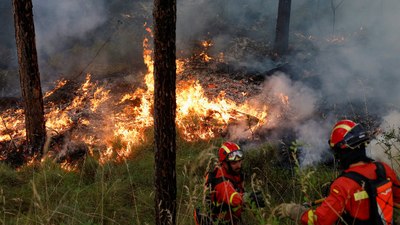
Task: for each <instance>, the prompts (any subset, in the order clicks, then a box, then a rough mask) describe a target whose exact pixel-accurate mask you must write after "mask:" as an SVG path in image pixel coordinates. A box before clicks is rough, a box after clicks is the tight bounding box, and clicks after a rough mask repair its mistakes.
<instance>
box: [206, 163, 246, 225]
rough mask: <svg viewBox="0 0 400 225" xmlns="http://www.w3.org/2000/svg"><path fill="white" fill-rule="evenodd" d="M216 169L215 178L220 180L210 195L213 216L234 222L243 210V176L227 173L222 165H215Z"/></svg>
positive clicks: (238, 218)
mask: <svg viewBox="0 0 400 225" xmlns="http://www.w3.org/2000/svg"><path fill="white" fill-rule="evenodd" d="M216 170H217V172H216V176H215V178H216V179H218V180H220V181H219V182H218V183H217V185H216V186H215V188H214V192H213V194H212V196H211V200H212V203H213V207H214V210H213V211H214V215H213V217H214V219H218V220H223V221H230V222H232V223H233V224H236V223H237V221H239V220H240V216H241V213H242V211H243V202H244V201H243V193H244V188H243V176H241V175H232V174H229V173H228V171H227V170H226V169H225V168H224V167H217V168H216ZM222 177H223V179H221V178H222ZM215 211H217V213H215Z"/></svg>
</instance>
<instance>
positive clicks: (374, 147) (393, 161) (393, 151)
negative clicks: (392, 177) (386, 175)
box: [367, 111, 400, 172]
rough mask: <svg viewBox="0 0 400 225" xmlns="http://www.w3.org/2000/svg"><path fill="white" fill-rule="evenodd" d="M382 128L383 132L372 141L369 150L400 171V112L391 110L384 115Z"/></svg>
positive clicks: (377, 157) (372, 154) (378, 158)
mask: <svg viewBox="0 0 400 225" xmlns="http://www.w3.org/2000/svg"><path fill="white" fill-rule="evenodd" d="M380 129H381V134H379V135H378V136H377V137H376V138H375V139H373V140H372V141H371V143H370V145H369V146H368V151H367V152H368V153H369V155H370V156H371V158H373V159H375V160H380V161H384V162H386V163H388V164H389V165H391V166H392V167H393V168H394V169H395V170H396V171H398V172H400V112H399V111H391V112H389V113H388V114H387V115H386V116H384V117H383V122H382V124H381V125H380ZM385 134H391V135H385Z"/></svg>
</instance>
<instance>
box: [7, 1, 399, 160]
mask: <svg viewBox="0 0 400 225" xmlns="http://www.w3.org/2000/svg"><path fill="white" fill-rule="evenodd" d="M123 2H124V1H117V2H116V3H110V2H108V1H104V0H87V1H78V0H69V1H62V0H35V1H34V18H35V28H36V30H37V32H36V35H37V46H38V52H39V55H40V57H41V58H40V59H39V62H40V63H42V65H41V69H42V68H46V67H48V66H50V65H52V64H53V63H56V61H59V62H65V64H69V65H65V66H70V67H75V68H76V67H78V66H77V65H80V64H81V63H82V62H83V61H84V62H85V63H86V64H87V62H88V61H90V59H91V57H93V52H91V53H90V54H89V53H86V54H87V55H86V54H85V55H74V54H72V53H73V52H74V50H76V51H77V52H86V51H80V50H82V49H84V50H89V47H88V46H93V43H97V45H101V44H102V43H104V39H106V37H108V35H109V34H110V33H111V32H113V31H112V29H110V26H108V28H104V26H105V25H107V24H108V25H110V24H109V23H111V22H110V16H111V10H110V6H111V5H113V7H114V8H119V10H114V11H113V16H115V17H116V18H119V19H121V18H122V17H120V15H121V12H122V11H124V10H125V11H124V12H125V13H126V16H125V17H124V18H125V19H126V18H130V20H129V22H132V23H133V21H134V19H132V18H134V17H135V16H136V17H141V18H145V19H146V20H147V22H151V6H149V5H150V4H151V3H149V2H144V1H133V2H132V3H123ZM332 2H333V3H334V4H333V6H334V8H332V5H331V3H332ZM339 3H340V4H339ZM114 4H115V5H114ZM125 4H126V5H125ZM3 5H4V4H1V5H0V6H2V7H3ZM116 5H118V6H116ZM277 8H278V1H276V0H269V1H265V0H248V1H245V2H244V1H240V0H220V1H212V0H186V1H178V2H177V30H176V32H177V52H178V54H179V55H178V56H180V54H182V56H187V55H189V54H191V53H192V50H193V49H192V48H193V46H194V43H196V42H198V41H201V40H205V39H210V40H212V42H213V44H214V45H213V46H212V48H210V53H211V54H215V55H216V54H219V53H221V52H222V53H224V58H225V60H226V61H225V62H226V63H227V64H230V65H235V66H237V67H246V68H247V69H248V70H251V71H257V72H259V73H260V74H265V72H266V71H269V70H271V69H274V68H276V67H278V66H279V65H281V64H282V63H286V64H287V65H290V68H291V69H292V70H291V71H289V72H288V73H286V74H274V75H273V76H270V77H266V81H265V83H264V84H263V91H262V92H261V93H260V95H259V96H256V97H255V98H254V99H251V101H252V104H254V105H263V104H264V103H267V104H270V105H271V107H270V109H269V110H270V111H269V113H270V118H271V119H270V121H267V123H266V124H265V127H264V129H274V128H277V127H280V126H282V125H283V126H284V127H286V128H288V129H290V130H292V131H294V132H295V137H296V138H297V139H298V140H299V141H300V142H303V143H304V147H303V148H302V153H301V159H302V163H303V164H304V165H311V164H314V163H317V162H320V161H324V160H325V158H324V157H325V155H326V151H327V148H328V145H327V139H328V138H329V133H330V129H331V128H332V126H333V124H334V123H335V122H336V121H337V120H339V119H342V118H349V119H355V120H356V122H363V123H366V122H367V121H365V120H366V118H367V119H371V118H374V119H375V120H376V121H377V123H378V126H380V127H381V128H382V129H383V128H384V127H388V126H389V125H391V126H398V124H397V123H395V120H393V119H391V117H394V116H393V115H395V114H396V113H394V112H398V111H399V109H398V103H399V102H400V92H398V91H397V90H399V89H400V76H399V75H398V74H399V72H398V63H399V62H400V56H399V54H398V53H399V52H400V45H399V44H398V41H399V40H400V29H399V28H400V27H399V26H400V23H398V21H400V14H399V13H398V12H399V11H400V1H398V0H385V1H383V0H352V1H322V0H300V1H292V10H291V24H290V37H289V38H290V39H289V45H290V46H289V47H290V54H289V55H288V56H286V57H284V58H282V59H280V61H274V60H272V59H271V58H270V57H269V51H270V50H271V49H272V47H273V40H274V34H275V23H276V16H277V15H276V13H277ZM122 9H124V10H122ZM139 14H140V16H138V15H139ZM142 14H143V15H142ZM1 15H5V14H1ZM116 15H118V16H116ZM125 19H123V22H124V23H125V24H126V23H127V20H125ZM145 19H143V20H140V23H139V24H140V26H136V27H134V26H127V27H125V30H128V29H131V30H132V31H131V32H128V31H126V32H125V33H124V34H122V33H121V34H120V35H121V37H120V38H119V39H116V40H114V42H113V43H114V44H115V45H114V46H113V50H115V52H113V53H114V54H113V55H112V56H108V55H107V56H103V57H104V58H103V59H102V60H101V62H102V63H103V62H104V64H106V63H107V62H108V60H110V58H113V59H116V61H119V60H127V61H128V60H130V59H131V58H132V55H129V59H123V58H124V57H125V56H127V55H126V54H128V53H126V52H134V53H132V54H137V55H141V54H142V52H141V51H137V52H135V51H132V50H131V49H129V48H128V46H131V45H134V44H137V45H138V46H139V47H138V49H139V48H140V46H141V42H142V40H143V37H142V35H140V34H141V32H143V27H142V25H143V23H142V22H143V21H144V20H145ZM4 21H5V20H4ZM11 21H12V20H11ZM136 34H139V35H137V36H135V35H136ZM122 36H123V37H122ZM3 37H4V36H0V40H1V41H3V40H5V39H4V38H3ZM121 40H122V41H121ZM78 42H79V45H77V46H76V47H75V48H74V46H75V44H76V43H78ZM66 46H68V47H66ZM85 47H87V48H86V49H85ZM79 48H81V49H79ZM91 50H93V49H91ZM65 54H71V55H73V56H74V57H72V58H73V59H75V60H73V61H70V60H71V57H70V58H66V57H65ZM121 54H123V55H121ZM126 58H128V57H126ZM50 59H51V60H50ZM81 61H82V62H81ZM132 61H133V60H132ZM139 61H140V60H139ZM59 62H58V63H59ZM132 63H133V62H132ZM43 64H45V65H43ZM57 69H60V70H56V71H52V73H49V74H52V75H54V74H58V73H63V72H64V71H65V69H64V68H57ZM42 75H43V74H42ZM283 96H287V97H288V98H287V101H288V102H287V103H288V104H283V103H282V97H283ZM360 115H361V116H360ZM389 115H390V116H389ZM381 121H385V124H386V125H385V124H382V125H379V123H380V122H381ZM249 132H250V133H251V131H248V130H246V128H245V124H241V125H236V126H232V127H230V133H231V135H232V136H235V137H237V138H240V137H245V136H248V135H249V134H250V133H249Z"/></svg>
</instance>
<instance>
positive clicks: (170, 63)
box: [153, 0, 177, 225]
mask: <svg viewBox="0 0 400 225" xmlns="http://www.w3.org/2000/svg"><path fill="white" fill-rule="evenodd" d="M153 17H154V139H155V188H156V194H155V209H156V224H157V225H161V224H175V223H176V192H177V191H176V171H175V163H176V127H175V117H176V93H175V89H176V64H175V59H176V44H175V41H176V36H175V35H176V34H175V30H176V0H154V11H153Z"/></svg>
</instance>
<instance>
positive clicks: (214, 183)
mask: <svg viewBox="0 0 400 225" xmlns="http://www.w3.org/2000/svg"><path fill="white" fill-rule="evenodd" d="M243 157H244V154H243V151H242V150H241V149H240V147H239V146H238V145H237V144H235V143H233V142H229V141H228V142H224V143H223V144H222V146H221V147H220V148H219V150H218V161H219V162H218V165H217V166H216V167H215V168H214V170H213V171H212V172H209V173H208V175H207V177H206V186H207V187H209V188H210V190H211V193H210V200H211V207H210V211H211V212H210V217H211V220H212V222H210V223H204V220H203V221H202V222H201V221H200V220H201V219H199V218H198V216H197V215H195V217H196V224H213V225H217V224H218V225H219V224H229V225H236V224H240V223H241V214H242V211H243V209H244V206H245V204H246V205H248V204H249V205H251V206H255V207H264V206H265V202H264V199H263V197H262V194H261V192H251V193H245V191H244V186H243V185H244V184H243V174H242V171H241V170H242V160H243Z"/></svg>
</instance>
